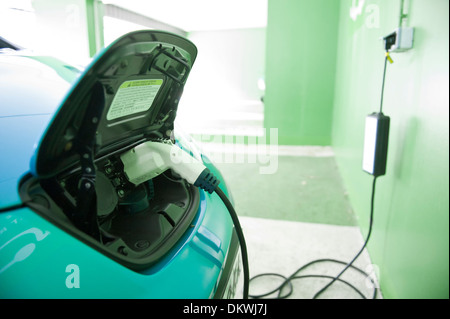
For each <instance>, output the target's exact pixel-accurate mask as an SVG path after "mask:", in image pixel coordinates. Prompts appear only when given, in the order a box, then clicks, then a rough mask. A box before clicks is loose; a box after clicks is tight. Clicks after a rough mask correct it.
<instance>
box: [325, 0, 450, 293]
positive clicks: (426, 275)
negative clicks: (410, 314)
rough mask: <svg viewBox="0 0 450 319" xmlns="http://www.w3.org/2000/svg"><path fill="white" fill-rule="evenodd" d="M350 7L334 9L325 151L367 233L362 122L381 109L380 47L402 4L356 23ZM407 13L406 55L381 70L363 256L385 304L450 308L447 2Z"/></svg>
mask: <svg viewBox="0 0 450 319" xmlns="http://www.w3.org/2000/svg"><path fill="white" fill-rule="evenodd" d="M330 2H333V3H334V0H330ZM354 2H355V3H357V2H358V1H352V0H342V1H341V7H340V16H339V20H340V22H339V37H338V40H339V41H338V51H337V52H338V54H337V70H336V86H335V99H334V109H333V111H334V112H333V129H332V137H333V138H332V145H333V147H334V150H335V153H336V160H337V162H338V166H339V168H340V171H341V174H342V176H343V180H344V182H345V185H346V187H347V190H348V192H349V195H350V200H351V202H352V205H353V208H354V210H355V211H356V213H357V215H358V217H359V223H360V226H361V228H362V230H363V232H364V233H365V232H366V231H367V224H368V215H369V201H370V186H371V180H372V179H371V176H370V175H368V174H366V173H364V172H363V171H362V169H361V163H362V148H363V133H364V118H365V116H366V115H367V114H369V113H371V112H373V111H377V110H378V107H379V101H380V90H381V79H382V72H383V62H384V52H383V46H382V41H380V40H379V38H380V37H381V36H383V35H386V34H388V33H390V32H391V31H392V30H393V29H394V28H396V27H397V26H398V25H399V14H400V4H401V1H400V0H396V1H381V0H380V1H365V4H364V7H363V9H362V12H361V14H360V15H359V16H358V17H357V19H356V20H355V21H354V20H352V19H351V18H350V15H349V12H350V8H351V6H352V3H354ZM405 3H406V4H408V3H409V4H410V8H409V16H408V18H407V20H406V23H407V25H409V26H412V27H414V28H415V38H414V48H413V49H412V50H411V51H408V52H404V53H393V54H392V58H393V59H394V63H393V64H388V69H387V75H386V87H385V95H384V107H383V111H384V113H385V114H386V115H389V116H390V117H391V131H390V137H389V152H388V153H389V154H388V166H387V174H386V176H383V177H380V178H379V180H378V182H377V190H376V202H375V221H374V223H375V224H374V233H373V236H372V238H371V241H370V243H369V252H370V254H371V257H372V261H373V263H374V264H376V265H377V266H378V267H379V270H380V278H381V288H382V292H383V294H384V297H385V298H448V297H449V147H448V145H449V144H448V140H449V91H448V90H449V89H448V86H449V76H448V73H449V55H448V51H449V2H448V1H447V0H426V1H425V0H411V1H405ZM333 5H334V4H333Z"/></svg>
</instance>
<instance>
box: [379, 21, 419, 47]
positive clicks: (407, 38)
mask: <svg viewBox="0 0 450 319" xmlns="http://www.w3.org/2000/svg"><path fill="white" fill-rule="evenodd" d="M413 39H414V28H407V27H399V28H397V29H395V30H394V31H393V32H392V33H389V34H388V35H386V36H385V37H383V40H384V46H385V49H386V51H389V52H403V51H406V50H409V49H412V47H413Z"/></svg>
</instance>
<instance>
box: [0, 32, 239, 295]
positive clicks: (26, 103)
mask: <svg viewBox="0 0 450 319" xmlns="http://www.w3.org/2000/svg"><path fill="white" fill-rule="evenodd" d="M0 52H1V53H0V298H121V299H122V298H170V299H172V298H177V299H179V298H233V297H236V295H235V293H236V291H237V290H239V287H236V284H237V279H238V277H239V274H240V273H241V269H242V268H241V261H240V257H239V256H240V255H239V253H238V252H239V250H240V245H239V240H238V238H237V235H236V231H235V227H234V225H233V220H232V218H231V217H230V214H229V209H227V207H226V205H225V204H224V202H223V200H221V199H220V198H219V196H218V195H217V194H216V193H214V192H208V191H205V190H203V189H201V188H199V187H196V186H194V185H192V183H189V182H187V181H186V179H185V178H184V177H183V175H182V174H181V175H180V172H179V171H176V170H174V169H171V167H169V168H167V169H164V170H162V169H161V170H160V171H156V173H155V174H153V175H148V174H147V173H146V174H141V175H139V178H136V179H133V180H132V182H131V181H130V180H131V179H130V176H129V175H130V171H131V168H128V166H127V165H128V164H127V163H126V162H125V160H124V156H125V155H124V154H131V153H134V152H135V149H137V147H140V146H142V145H153V144H151V143H158V145H172V146H173V147H177V148H179V149H181V150H182V152H185V153H186V154H189V156H190V157H192V158H194V159H195V160H196V161H198V162H200V163H202V164H203V165H205V167H207V168H208V169H209V170H210V171H211V172H212V173H213V174H214V175H215V176H216V177H217V179H218V182H219V181H220V184H219V186H220V188H221V190H222V191H223V193H225V194H226V195H227V196H229V195H230V194H229V191H228V189H227V187H226V184H225V181H224V180H223V177H222V175H221V174H220V172H219V171H218V170H217V169H216V168H215V167H214V165H213V164H212V163H211V161H209V159H208V158H207V157H206V156H205V155H203V154H202V153H201V152H200V150H199V149H198V148H197V147H196V146H195V143H194V142H193V141H192V140H191V138H190V137H189V136H187V135H184V134H182V133H181V132H179V131H178V130H177V129H176V128H175V125H174V121H175V118H176V113H177V107H178V103H179V101H180V98H181V95H182V92H183V88H184V85H185V83H186V80H187V78H188V75H189V72H190V71H191V68H192V65H193V63H194V61H195V58H196V55H197V49H196V47H195V46H194V44H192V43H191V42H190V41H188V40H187V39H184V38H182V37H179V36H177V35H174V34H171V33H166V32H161V31H154V30H146V31H136V32H133V33H130V34H127V35H125V36H123V37H121V38H119V39H117V40H116V41H115V42H113V43H112V44H111V45H110V46H108V47H107V48H105V49H104V50H103V51H102V52H100V53H99V54H98V55H97V56H96V57H94V59H93V61H92V63H91V64H90V65H89V66H87V67H86V68H85V69H83V70H80V69H78V68H76V67H73V66H70V65H67V64H65V63H63V62H61V61H59V60H57V59H54V58H51V57H44V56H37V55H33V54H32V53H29V52H28V53H27V52H26V51H24V50H12V49H3V50H0ZM149 143H150V144H149ZM154 160H155V162H157V160H158V159H157V158H156V157H155V159H154ZM133 169H134V170H135V171H137V172H138V173H139V172H140V166H136V165H135V166H133ZM152 172H154V171H152Z"/></svg>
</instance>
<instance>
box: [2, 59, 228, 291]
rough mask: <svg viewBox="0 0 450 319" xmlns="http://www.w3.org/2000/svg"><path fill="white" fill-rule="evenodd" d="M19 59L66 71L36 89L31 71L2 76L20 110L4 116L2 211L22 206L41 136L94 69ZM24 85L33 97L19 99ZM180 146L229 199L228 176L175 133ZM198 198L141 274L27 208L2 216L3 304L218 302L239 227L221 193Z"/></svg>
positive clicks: (12, 71)
mask: <svg viewBox="0 0 450 319" xmlns="http://www.w3.org/2000/svg"><path fill="white" fill-rule="evenodd" d="M100 56H101V54H100ZM21 58H22V59H23V60H25V61H26V62H25V63H28V64H29V65H33V66H37V64H35V63H40V64H42V65H44V66H43V68H44V69H45V68H47V66H49V67H50V68H51V69H54V70H58V69H60V70H61V72H58V71H53V73H52V72H50V73H51V76H46V77H45V76H44V78H45V79H44V80H42V82H41V83H40V84H41V87H39V85H38V86H37V87H35V86H34V85H35V84H36V83H35V82H34V81H32V80H31V76H30V82H29V83H23V82H20V79H21V78H23V77H25V78H26V72H27V70H28V69H29V68H28V67H27V68H25V69H22V71H23V73H22V72H18V73H14V68H13V67H12V68H11V70H10V71H11V74H12V75H14V77H15V78H14V81H11V82H9V83H6V82H7V81H6V80H5V79H6V78H5V77H2V76H0V84H1V85H0V92H1V93H5V96H6V92H8V93H9V96H10V100H8V101H7V104H3V102H4V101H5V100H3V101H2V105H5V106H6V105H14V109H12V108H11V109H7V108H6V107H2V109H1V112H2V114H0V136H1V141H0V143H1V144H0V145H1V148H2V152H1V153H2V155H1V158H0V164H1V165H0V208H5V207H10V206H12V205H16V204H20V203H21V200H20V196H19V193H18V185H19V183H20V180H21V179H22V177H23V176H25V175H26V174H27V173H28V172H29V171H30V158H32V157H33V154H35V150H36V149H39V147H38V146H39V144H38V141H41V142H42V139H41V136H43V134H44V135H45V134H46V133H48V125H49V123H52V122H54V121H55V118H56V117H57V115H55V114H58V110H60V105H64V103H65V102H67V98H68V97H70V96H71V94H72V93H73V92H74V90H75V87H77V84H79V83H80V81H81V79H82V78H83V77H85V76H88V75H89V67H88V68H87V70H85V71H84V73H82V75H81V76H79V71H78V70H76V69H71V68H70V67H66V65H64V63H59V62H57V61H55V60H49V59H47V58H36V57H33V58H29V57H25V56H24V57H21ZM98 59H99V57H97V58H96V59H94V62H93V64H95V61H98ZM1 61H2V60H1V57H0V62H1ZM30 61H31V62H30ZM40 67H42V66H37V69H39V68H40ZM37 74H39V73H38V72H37ZM35 75H36V74H35ZM55 77H58V78H59V79H58V80H56V78H55ZM37 78H38V79H39V77H37ZM2 81H3V82H2ZM38 82H39V80H38ZM55 83H58V84H55ZM7 84H8V85H7ZM24 84H26V86H25V87H27V88H31V91H29V92H28V93H27V95H23V94H22V96H21V95H20V94H21V91H20V90H21V85H22V87H23V85H24ZM36 85H37V84H36ZM34 88H36V90H35V89H34ZM2 89H3V91H1V90H2ZM9 89H11V90H9ZM8 90H9V91H8ZM31 93H33V94H31ZM2 96H3V95H2ZM14 96H17V99H14ZM19 101H21V102H20V103H19ZM5 103H6V102H5ZM175 140H176V143H177V145H179V146H180V147H181V148H182V149H184V150H185V151H187V152H188V153H190V154H191V155H193V156H194V157H196V158H197V159H200V160H203V161H204V163H205V166H207V167H208V168H209V169H210V170H211V172H212V173H213V174H214V175H215V176H217V177H218V178H219V179H220V180H221V184H220V187H221V189H222V190H223V191H224V192H225V193H226V194H228V195H229V196H231V194H230V193H229V190H228V188H227V186H226V182H225V180H224V179H223V176H222V175H221V174H220V172H219V171H218V170H217V168H216V167H214V165H213V164H212V163H211V162H210V161H209V160H208V159H207V157H205V156H204V155H203V154H201V152H200V151H199V150H198V149H197V148H196V146H195V145H194V143H193V141H192V140H190V139H189V137H186V136H185V135H184V134H182V133H181V132H180V133H177V130H175ZM33 163H36V161H35V160H32V163H31V170H32V171H33V165H34V164H33ZM34 172H35V173H36V170H35V171H34ZM37 175H39V174H37ZM199 194H200V203H199V207H198V211H197V213H196V215H195V217H194V219H193V220H192V222H191V226H190V227H189V228H188V230H187V231H186V232H185V233H184V234H183V235H182V237H181V238H180V239H179V240H178V241H177V242H176V243H175V244H174V246H173V247H172V248H171V249H170V250H169V251H168V252H167V253H166V254H165V255H164V257H163V258H161V259H160V260H158V262H157V263H155V264H153V265H152V266H151V267H150V268H146V269H142V270H139V271H138V270H133V269H130V268H128V267H126V266H124V265H122V264H120V263H118V262H116V261H114V260H112V259H111V258H109V257H108V256H107V255H105V254H103V253H102V252H101V251H99V250H98V249H94V248H93V247H92V246H90V245H88V244H86V243H85V242H83V241H82V240H80V239H77V238H76V237H74V236H72V234H71V233H70V232H67V231H65V230H64V229H63V228H61V227H59V226H58V224H54V223H52V222H50V221H49V220H48V219H46V218H44V217H43V216H41V215H40V214H37V213H36V212H35V211H33V210H32V209H30V208H28V207H23V208H15V209H13V208H11V210H9V211H6V212H3V213H0V298H211V297H214V294H215V292H216V289H217V287H218V283H219V280H220V279H221V276H222V275H223V272H224V267H225V262H226V259H227V257H228V252H229V250H230V245H231V242H232V241H231V238H232V237H233V233H234V231H233V223H232V220H231V218H230V216H229V214H228V211H227V209H226V207H225V205H224V204H223V203H222V201H221V200H220V198H219V197H218V196H217V195H216V194H215V193H213V194H209V193H207V192H204V191H203V190H200V191H199Z"/></svg>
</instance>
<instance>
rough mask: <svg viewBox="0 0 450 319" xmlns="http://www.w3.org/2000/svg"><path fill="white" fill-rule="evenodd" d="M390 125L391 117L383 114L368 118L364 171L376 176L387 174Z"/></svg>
mask: <svg viewBox="0 0 450 319" xmlns="http://www.w3.org/2000/svg"><path fill="white" fill-rule="evenodd" d="M389 124H390V118H389V116H385V115H384V114H383V113H372V114H369V115H368V116H367V117H366V127H365V132H364V154H363V170H364V171H366V172H367V173H369V174H371V175H374V176H381V175H384V174H385V173H386V160H387V150H388V140H389Z"/></svg>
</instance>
